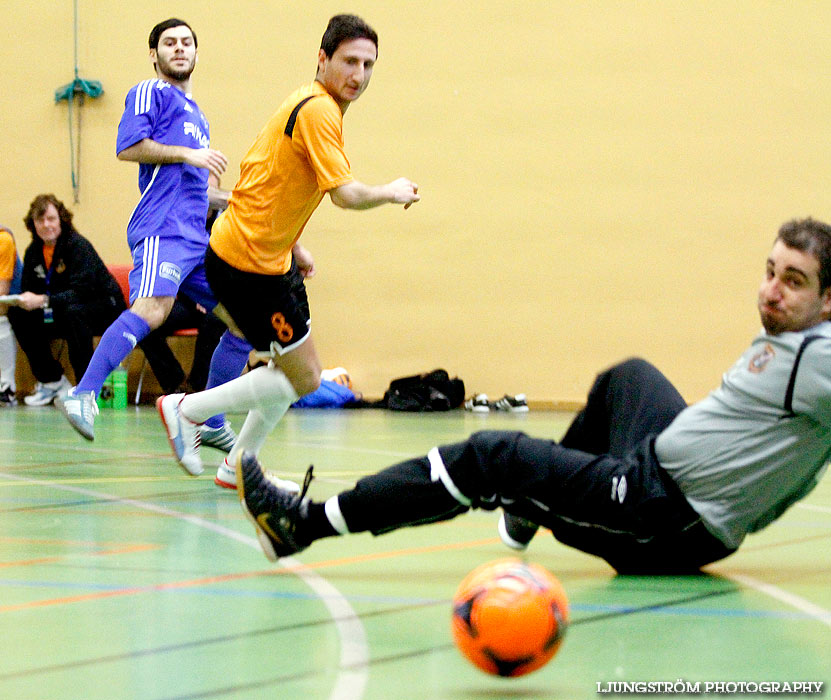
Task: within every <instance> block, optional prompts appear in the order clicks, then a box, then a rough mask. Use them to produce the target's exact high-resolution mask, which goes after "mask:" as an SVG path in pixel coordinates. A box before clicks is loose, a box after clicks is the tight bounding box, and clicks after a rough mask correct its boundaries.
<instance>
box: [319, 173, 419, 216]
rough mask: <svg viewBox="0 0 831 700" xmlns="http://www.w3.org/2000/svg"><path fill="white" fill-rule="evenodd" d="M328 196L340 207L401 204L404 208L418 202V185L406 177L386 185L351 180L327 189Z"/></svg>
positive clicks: (360, 207)
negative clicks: (366, 183)
mask: <svg viewBox="0 0 831 700" xmlns="http://www.w3.org/2000/svg"><path fill="white" fill-rule="evenodd" d="M329 197H330V198H331V200H332V203H333V204H335V206H338V207H341V208H342V209H371V208H372V207H378V206H380V205H382V204H403V205H404V208H405V209H408V208H409V207H410V205H412V204H414V203H415V202H418V201H419V200H420V199H421V197H420V196H419V194H418V185H416V184H415V183H414V182H412V181H411V180H408V179H407V178H406V177H400V178H398V179H397V180H393V181H392V182H389V183H387V184H386V185H365V184H364V183H363V182H358V181H357V180H353V181H352V182H348V183H346V184H345V185H341V186H340V187H336V188H335V189H333V190H329Z"/></svg>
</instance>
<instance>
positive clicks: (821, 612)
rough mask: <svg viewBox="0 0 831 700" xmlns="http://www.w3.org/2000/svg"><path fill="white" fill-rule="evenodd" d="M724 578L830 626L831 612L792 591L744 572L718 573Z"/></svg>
mask: <svg viewBox="0 0 831 700" xmlns="http://www.w3.org/2000/svg"><path fill="white" fill-rule="evenodd" d="M720 575H722V576H724V577H725V578H728V579H730V580H731V581H734V582H735V583H739V584H741V585H743V586H747V587H748V588H752V589H753V590H756V591H759V593H764V594H765V595H768V596H770V597H771V598H775V599H776V600H778V601H780V602H782V603H785V604H786V605H790V606H791V607H792V608H796V609H797V610H799V611H800V612H803V613H805V614H806V615H808V616H809V617H813V618H814V619H815V620H816V621H817V622H820V623H822V624H823V625H826V626H827V627H831V612H828V610H826V609H825V608H822V607H820V606H819V605H816V604H814V603H812V602H811V601H810V600H805V598H803V597H801V596H798V595H796V594H794V593H788V592H787V591H783V590H782V589H781V588H779V587H778V586H774V585H772V584H770V583H765V582H764V581H759V580H758V579H755V578H753V577H752V576H745V575H744V574H720Z"/></svg>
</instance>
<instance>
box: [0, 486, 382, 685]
mask: <svg viewBox="0 0 831 700" xmlns="http://www.w3.org/2000/svg"><path fill="white" fill-rule="evenodd" d="M0 478H3V479H8V480H10V481H24V482H27V483H31V484H35V485H38V486H47V487H49V488H53V489H57V490H59V491H68V492H70V493H77V494H80V495H82V496H87V497H90V498H97V499H100V500H103V501H111V502H112V503H120V504H123V505H129V506H133V507H134V508H141V509H143V510H148V511H151V512H153V513H158V514H160V515H166V516H168V517H171V518H176V519H177V520H182V521H184V522H186V523H190V524H191V525H196V526H197V527H201V528H203V529H205V530H210V531H211V532H214V533H216V534H218V535H221V536H223V537H227V538H229V539H232V540H235V541H236V542H239V543H241V544H244V545H246V546H248V547H251V548H252V549H256V550H257V551H258V552H260V551H262V550H261V549H260V545H259V543H258V542H257V540H256V538H254V537H250V536H247V535H243V534H240V533H239V532H236V531H235V530H231V529H229V528H227V527H223V526H222V525H217V524H216V523H212V522H211V521H209V520H204V519H203V518H200V517H198V516H195V515H187V514H186V513H180V512H179V511H176V510H172V509H171V508H165V507H164V506H157V505H155V504H153V503H146V502H144V501H137V500H135V499H133V498H121V497H120V496H114V495H112V494H109V493H103V492H101V491H92V490H90V489H82V488H79V487H77V486H67V485H65V484H59V483H56V482H54V481H47V480H44V479H32V478H28V477H24V476H18V475H16V474H5V473H3V472H0ZM278 563H279V564H280V565H281V566H283V567H286V568H290V567H294V566H301V563H300V562H299V561H297V560H296V559H294V558H292V557H284V558H282V559H280V560H279V562H278ZM292 573H293V574H294V575H296V576H298V577H299V578H301V579H302V580H303V582H304V583H305V584H306V585H307V586H309V588H311V589H312V591H314V593H316V594H317V595H318V596H319V597H320V599H321V602H322V603H323V604H324V605H325V606H326V608H327V609H328V610H329V614H330V615H331V616H332V619H333V621H334V623H335V627H336V629H337V632H338V637H339V638H340V660H339V663H338V673H337V676H336V677H335V685H334V688H332V692H331V693H330V694H329V698H330V700H360V698H362V697H363V695H364V692H365V691H366V685H367V680H368V677H369V648H368V646H367V641H366V630H365V629H364V626H363V624H362V623H361V621H360V619H359V618H358V615H357V614H356V613H355V611H354V609H353V608H352V606H351V605H350V604H349V602H348V601H347V600H346V598H344V597H343V595H342V594H341V593H340V591H338V590H337V589H336V588H335V587H334V586H333V585H332V584H331V583H329V582H328V581H327V580H326V579H325V578H323V577H322V576H320V575H319V574H317V573H315V572H314V571H309V570H302V569H301V570H299V571H293V572H292Z"/></svg>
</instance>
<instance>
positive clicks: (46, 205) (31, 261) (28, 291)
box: [8, 194, 182, 406]
mask: <svg viewBox="0 0 831 700" xmlns="http://www.w3.org/2000/svg"><path fill="white" fill-rule="evenodd" d="M23 221H24V223H25V224H26V228H27V229H29V231H30V232H31V234H32V242H31V243H30V244H29V246H28V248H26V252H25V253H24V255H23V275H22V283H21V287H22V289H23V291H22V292H21V294H20V298H19V300H18V301H17V302H16V306H14V307H11V308H9V312H8V314H9V321H11V325H12V328H13V329H14V333H15V335H16V336H17V342H18V343H19V344H20V347H21V349H22V350H23V352H24V353H25V354H26V357H27V358H28V360H29V365H30V366H31V368H32V374H34V375H35V379H36V380H37V384H36V386H35V391H34V393H32V394H31V395H29V396H27V397H26V398H25V399H24V402H25V403H26V404H27V405H29V406H47V405H49V404H51V403H52V402H53V401H54V400H55V398H56V397H57V396H58V394H59V393H61V392H65V391H67V390H68V389H70V388H71V387H72V382H70V381H69V379H67V377H66V376H65V375H64V372H63V367H62V366H61V363H60V362H59V361H58V360H57V359H56V358H55V356H54V355H53V354H52V349H51V344H50V341H51V340H52V339H53V338H64V339H65V340H66V343H67V347H68V350H69V362H70V364H71V365H72V371H73V372H74V374H75V377H76V378H77V377H81V376H83V374H84V372H85V371H86V368H87V365H88V364H89V361H90V358H91V357H92V351H93V337H94V336H96V335H101V334H102V333H103V332H104V331H105V330H106V329H107V328H108V327H109V326H110V324H112V322H113V321H114V320H115V319H116V318H118V316H119V314H120V313H121V312H122V311H123V310H124V309H125V308H126V304H125V301H124V295H123V293H122V291H121V288H120V287H119V285H118V282H116V280H115V278H114V277H113V276H112V274H111V273H110V271H109V270H108V269H107V266H106V265H105V264H104V262H103V261H102V260H101V257H100V256H99V255H98V253H97V252H96V250H95V248H94V247H93V246H92V244H91V243H90V242H89V241H88V240H87V239H86V238H84V237H83V236H82V235H81V234H80V233H78V231H77V230H76V229H75V226H74V225H73V224H72V212H71V211H69V210H68V209H67V208H66V206H65V205H64V204H63V202H61V201H60V200H59V199H58V198H57V197H55V195H53V194H39V195H38V196H37V197H35V198H34V199H33V200H32V203H31V205H30V206H29V211H28V213H27V214H26V217H25V218H24V219H23ZM141 348H142V350H144V351H145V354H146V355H147V359H148V361H149V362H150V365H151V367H153V370H154V372H155V373H156V376H157V377H158V378H159V382H160V383H162V384H163V385H165V384H167V383H169V382H168V381H167V377H166V376H165V375H166V372H165V371H163V370H164V369H165V368H167V367H168V365H170V362H165V358H166V357H167V355H168V354H172V353H170V350H169V348H168V347H167V345H166V343H165V339H164V336H163V335H161V334H156V335H153V334H151V336H148V337H147V338H145V339H144V341H143V342H142V343H141ZM168 359H169V358H168ZM174 362H175V358H174ZM177 369H178V372H179V373H181V371H182V370H181V367H179V366H178V363H176V366H175V367H172V369H171V371H172V373H174V377H173V378H172V379H171V380H170V383H172V384H173V386H176V385H177V384H178V382H179V381H180V380H179V379H178V378H177V377H176V376H175V370H177ZM159 375H162V376H159Z"/></svg>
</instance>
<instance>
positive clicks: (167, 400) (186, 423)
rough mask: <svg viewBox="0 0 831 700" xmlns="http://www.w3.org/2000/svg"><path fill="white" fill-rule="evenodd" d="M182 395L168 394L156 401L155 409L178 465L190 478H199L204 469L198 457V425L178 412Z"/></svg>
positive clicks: (183, 396)
mask: <svg viewBox="0 0 831 700" xmlns="http://www.w3.org/2000/svg"><path fill="white" fill-rule="evenodd" d="M183 398H185V395H184V394H168V395H167V396H160V397H159V398H158V399H156V408H157V409H158V411H159V415H160V416H161V419H162V423H164V427H165V430H166V431H167V439H168V440H169V442H170V447H171V448H173V454H174V455H176V460H177V461H178V462H179V465H180V466H181V467H182V469H184V470H185V471H186V472H187V473H188V474H190V475H191V476H199V475H200V474H201V473H202V472H203V471H205V468H204V467H203V466H202V458H201V457H200V456H199V441H200V432H199V424H198V423H194V422H193V421H191V420H189V419H188V418H186V417H185V416H183V415H182V412H181V411H180V410H179V404H181V403H182V399H183Z"/></svg>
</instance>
